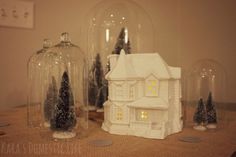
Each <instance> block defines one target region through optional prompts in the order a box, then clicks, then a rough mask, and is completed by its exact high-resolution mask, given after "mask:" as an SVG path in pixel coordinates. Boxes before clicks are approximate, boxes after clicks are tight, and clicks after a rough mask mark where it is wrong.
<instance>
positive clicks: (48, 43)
mask: <svg viewBox="0 0 236 157" xmlns="http://www.w3.org/2000/svg"><path fill="white" fill-rule="evenodd" d="M51 46H52V41H51V40H50V39H44V40H43V48H49V47H51Z"/></svg>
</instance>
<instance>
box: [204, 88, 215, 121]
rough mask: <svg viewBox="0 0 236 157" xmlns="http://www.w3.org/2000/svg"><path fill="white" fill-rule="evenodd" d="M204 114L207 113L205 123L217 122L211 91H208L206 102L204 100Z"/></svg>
mask: <svg viewBox="0 0 236 157" xmlns="http://www.w3.org/2000/svg"><path fill="white" fill-rule="evenodd" d="M206 115H207V123H208V124H212V123H213V124H215V123H217V116H216V109H215V105H214V103H213V101H212V94H211V92H210V93H209V95H208V98H207V102H206Z"/></svg>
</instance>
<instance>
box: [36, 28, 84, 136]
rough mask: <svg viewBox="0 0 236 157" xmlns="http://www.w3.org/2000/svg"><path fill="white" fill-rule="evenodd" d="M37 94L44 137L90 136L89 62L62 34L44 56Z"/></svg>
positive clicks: (66, 34) (64, 34)
mask: <svg viewBox="0 0 236 157" xmlns="http://www.w3.org/2000/svg"><path fill="white" fill-rule="evenodd" d="M41 60H42V71H41V79H40V80H39V82H34V83H39V84H40V87H38V89H37V91H35V92H41V93H42V94H41V97H39V102H40V104H41V106H40V127H41V135H42V137H49V138H52V139H71V138H73V137H78V138H82V137H84V136H86V135H87V129H88V114H87V111H88V109H87V83H86V80H87V78H86V77H87V68H86V67H87V59H86V57H85V54H84V53H83V52H82V50H81V49H80V47H78V46H76V45H74V44H72V42H71V40H70V37H69V34H68V33H66V32H65V33H62V34H61V41H60V43H58V44H56V45H55V46H53V47H51V48H49V49H47V51H46V52H45V53H43V55H42V59H41Z"/></svg>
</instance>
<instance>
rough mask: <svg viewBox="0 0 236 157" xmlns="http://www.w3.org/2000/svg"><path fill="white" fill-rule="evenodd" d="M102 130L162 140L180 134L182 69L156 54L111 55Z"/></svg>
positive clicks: (123, 53) (181, 124)
mask: <svg viewBox="0 0 236 157" xmlns="http://www.w3.org/2000/svg"><path fill="white" fill-rule="evenodd" d="M108 58H109V60H110V66H111V70H110V72H109V73H108V74H107V75H106V79H107V80H108V84H109V96H108V100H107V101H106V102H105V103H104V122H103V124H102V128H103V129H104V130H105V131H108V132H109V133H111V134H120V135H134V136H140V137H146V138H153V139H164V138H165V137H166V136H167V135H170V134H173V133H177V132H179V131H181V130H182V126H183V122H182V118H181V115H182V113H181V112H182V111H181V102H180V97H181V86H180V78H181V69H180V68H178V67H171V66H168V65H167V64H166V63H165V61H164V60H163V59H162V58H161V56H160V55H159V54H158V53H151V54H125V52H124V51H123V50H121V53H120V55H110V56H109V57H108Z"/></svg>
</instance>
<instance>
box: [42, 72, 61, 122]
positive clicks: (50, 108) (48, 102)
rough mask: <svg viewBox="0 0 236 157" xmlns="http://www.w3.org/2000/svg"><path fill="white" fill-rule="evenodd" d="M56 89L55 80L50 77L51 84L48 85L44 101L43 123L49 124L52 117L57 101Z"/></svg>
mask: <svg viewBox="0 0 236 157" xmlns="http://www.w3.org/2000/svg"><path fill="white" fill-rule="evenodd" d="M57 92H58V89H57V85H56V80H55V78H54V77H53V76H52V82H51V83H50V84H49V86H48V90H47V96H46V99H45V101H44V108H43V109H44V118H45V122H46V123H48V125H49V123H50V120H51V118H52V116H53V112H54V108H55V106H56V104H57V100H58V95H57V94H58V93H57Z"/></svg>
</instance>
